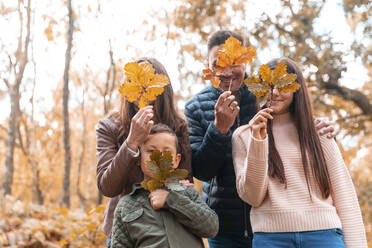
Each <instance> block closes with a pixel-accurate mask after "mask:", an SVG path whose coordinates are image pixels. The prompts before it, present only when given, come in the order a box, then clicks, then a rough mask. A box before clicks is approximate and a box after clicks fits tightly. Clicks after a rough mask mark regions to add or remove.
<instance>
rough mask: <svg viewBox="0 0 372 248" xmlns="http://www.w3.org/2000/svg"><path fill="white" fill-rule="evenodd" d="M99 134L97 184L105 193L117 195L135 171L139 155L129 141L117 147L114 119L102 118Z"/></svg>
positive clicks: (99, 123) (106, 194)
mask: <svg viewBox="0 0 372 248" xmlns="http://www.w3.org/2000/svg"><path fill="white" fill-rule="evenodd" d="M96 135H97V185H98V189H99V190H100V191H101V192H102V194H103V195H105V196H107V197H115V196H117V195H119V194H120V193H122V191H123V188H124V186H125V185H126V182H128V180H129V178H130V176H131V175H133V173H131V171H135V170H136V169H138V168H136V167H137V166H136V161H137V159H138V155H137V156H135V155H136V154H135V153H133V151H130V150H129V149H128V146H127V142H126V141H124V143H123V144H122V145H121V147H120V148H119V149H118V147H117V145H118V144H117V137H116V133H115V132H114V130H113V122H112V120H110V119H108V118H106V119H103V120H100V121H99V122H98V124H97V126H96Z"/></svg>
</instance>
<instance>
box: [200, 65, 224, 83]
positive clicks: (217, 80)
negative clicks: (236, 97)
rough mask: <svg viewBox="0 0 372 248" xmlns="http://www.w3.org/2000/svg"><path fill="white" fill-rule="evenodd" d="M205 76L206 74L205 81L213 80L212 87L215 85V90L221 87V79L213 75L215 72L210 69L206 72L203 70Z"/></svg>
mask: <svg viewBox="0 0 372 248" xmlns="http://www.w3.org/2000/svg"><path fill="white" fill-rule="evenodd" d="M203 74H204V76H203V79H204V80H211V82H212V85H213V86H214V87H215V88H218V86H219V85H220V82H221V80H220V78H219V77H216V76H215V75H214V74H213V72H212V70H211V69H209V68H208V69H204V70H203Z"/></svg>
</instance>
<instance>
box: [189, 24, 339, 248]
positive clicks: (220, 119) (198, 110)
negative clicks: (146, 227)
mask: <svg viewBox="0 0 372 248" xmlns="http://www.w3.org/2000/svg"><path fill="white" fill-rule="evenodd" d="M230 36H233V37H235V38H236V39H238V40H240V41H241V42H242V44H243V38H242V37H241V36H240V35H239V34H237V33H234V32H231V31H227V30H221V31H217V32H215V33H213V34H212V35H211V36H210V38H209V40H208V66H209V69H211V70H212V71H213V70H216V69H217V68H218V66H217V65H216V61H217V59H218V47H219V46H220V45H221V44H224V43H225V41H226V40H227V39H228V38H229V37H230ZM245 69H246V68H245V65H240V66H234V67H228V68H225V69H224V71H223V73H222V74H221V75H220V76H219V77H220V80H221V82H220V85H219V88H218V89H216V88H214V87H213V86H212V85H210V86H207V87H206V88H205V89H204V90H202V91H201V92H199V93H198V94H196V95H195V96H194V97H193V98H192V99H190V100H189V101H188V102H187V103H186V107H185V115H186V117H187V120H188V123H189V127H190V128H191V134H190V143H191V149H192V171H193V176H194V177H196V178H197V179H199V180H201V181H203V182H204V183H203V199H204V200H205V201H206V203H207V204H208V205H209V206H210V207H211V208H212V209H213V210H215V211H216V213H217V215H218V218H219V232H218V234H217V236H216V237H215V238H214V239H209V240H208V243H209V246H210V248H220V247H221V248H222V247H223V248H230V247H231V248H240V247H244V248H249V247H251V245H252V237H253V234H252V229H251V225H250V218H249V212H250V209H251V207H250V206H249V205H248V204H246V203H245V202H243V201H242V200H241V199H240V198H239V196H238V193H237V191H236V185H235V180H236V178H235V172H234V166H233V161H232V154H231V152H232V150H231V135H232V133H233V132H234V130H235V129H236V128H237V127H239V126H241V125H245V124H248V122H249V121H250V119H251V118H252V117H253V116H254V115H255V113H256V111H257V104H256V98H255V96H254V95H253V94H252V93H250V92H249V91H248V89H247V87H245V86H244V87H241V86H242V83H243V80H244V76H245ZM229 89H230V90H229ZM317 128H318V130H320V129H322V128H323V129H322V130H321V132H323V133H327V134H328V136H331V137H333V136H334V134H333V133H332V132H333V127H330V126H329V125H328V123H326V122H319V123H318V124H317Z"/></svg>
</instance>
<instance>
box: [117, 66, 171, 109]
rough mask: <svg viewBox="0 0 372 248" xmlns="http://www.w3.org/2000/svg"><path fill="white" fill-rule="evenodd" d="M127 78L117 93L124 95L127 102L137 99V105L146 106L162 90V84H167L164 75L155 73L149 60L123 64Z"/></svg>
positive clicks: (167, 81) (166, 78)
mask: <svg viewBox="0 0 372 248" xmlns="http://www.w3.org/2000/svg"><path fill="white" fill-rule="evenodd" d="M124 71H125V76H126V77H127V80H126V81H125V82H124V83H123V84H121V85H120V88H119V93H120V94H122V95H124V96H125V97H126V99H127V100H128V101H129V102H135V101H137V100H139V102H138V107H139V108H140V109H141V108H143V107H146V106H147V105H148V104H149V102H150V101H154V100H155V99H156V97H157V96H158V95H161V94H162V93H163V91H164V86H166V85H167V84H169V79H168V77H167V76H166V75H163V74H157V73H155V69H154V68H153V67H152V65H151V64H150V63H149V62H143V63H140V64H138V63H134V62H131V63H127V64H126V65H125V66H124Z"/></svg>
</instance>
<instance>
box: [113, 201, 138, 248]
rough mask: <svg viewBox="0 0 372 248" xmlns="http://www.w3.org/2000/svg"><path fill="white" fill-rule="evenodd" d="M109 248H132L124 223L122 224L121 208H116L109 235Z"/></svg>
mask: <svg viewBox="0 0 372 248" xmlns="http://www.w3.org/2000/svg"><path fill="white" fill-rule="evenodd" d="M110 247H111V248H132V247H134V246H133V244H132V242H131V241H130V238H129V233H128V230H127V227H126V226H125V223H123V222H122V218H121V208H120V207H119V208H117V209H116V211H115V215H114V224H113V226H112V233H111V246H110Z"/></svg>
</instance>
